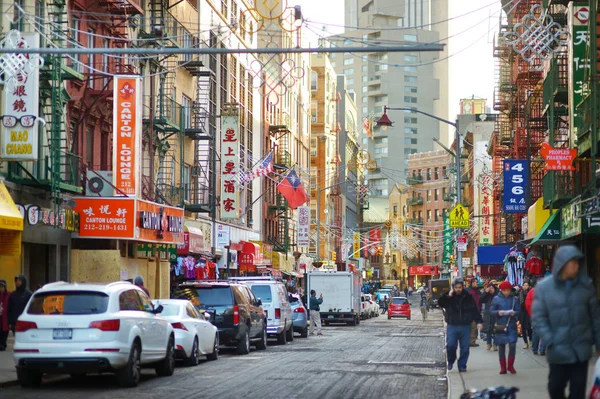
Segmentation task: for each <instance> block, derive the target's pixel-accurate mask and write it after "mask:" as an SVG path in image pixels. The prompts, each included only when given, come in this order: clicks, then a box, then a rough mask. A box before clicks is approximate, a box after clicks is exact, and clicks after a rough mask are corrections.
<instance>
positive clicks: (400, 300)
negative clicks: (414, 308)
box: [392, 298, 407, 305]
mask: <svg viewBox="0 0 600 399" xmlns="http://www.w3.org/2000/svg"><path fill="white" fill-rule="evenodd" d="M392 303H393V304H394V305H404V304H406V303H407V300H406V299H405V298H394V299H392Z"/></svg>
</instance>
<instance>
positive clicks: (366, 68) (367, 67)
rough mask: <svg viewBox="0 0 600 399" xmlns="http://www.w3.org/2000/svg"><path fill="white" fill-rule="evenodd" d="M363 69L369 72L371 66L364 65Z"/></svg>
mask: <svg viewBox="0 0 600 399" xmlns="http://www.w3.org/2000/svg"><path fill="white" fill-rule="evenodd" d="M362 71H363V73H367V72H368V71H369V66H368V65H363V66H362Z"/></svg>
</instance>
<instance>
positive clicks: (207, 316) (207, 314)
mask: <svg viewBox="0 0 600 399" xmlns="http://www.w3.org/2000/svg"><path fill="white" fill-rule="evenodd" d="M204 320H206V321H210V313H204Z"/></svg>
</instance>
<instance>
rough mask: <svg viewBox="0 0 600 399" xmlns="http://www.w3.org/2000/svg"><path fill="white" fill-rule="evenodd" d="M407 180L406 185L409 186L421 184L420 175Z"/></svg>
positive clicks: (421, 178) (421, 177)
mask: <svg viewBox="0 0 600 399" xmlns="http://www.w3.org/2000/svg"><path fill="white" fill-rule="evenodd" d="M407 180H408V184H409V185H411V186H413V185H416V184H422V183H423V176H422V175H418V176H416V175H415V176H412V177H409V178H408V179H407Z"/></svg>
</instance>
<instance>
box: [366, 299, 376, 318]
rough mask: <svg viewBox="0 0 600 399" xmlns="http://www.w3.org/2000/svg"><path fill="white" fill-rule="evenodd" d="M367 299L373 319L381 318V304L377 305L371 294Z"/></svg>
mask: <svg viewBox="0 0 600 399" xmlns="http://www.w3.org/2000/svg"><path fill="white" fill-rule="evenodd" d="M365 297H366V299H367V303H368V304H369V311H370V314H371V317H379V304H378V303H375V300H374V299H373V297H372V296H371V294H365Z"/></svg>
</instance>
